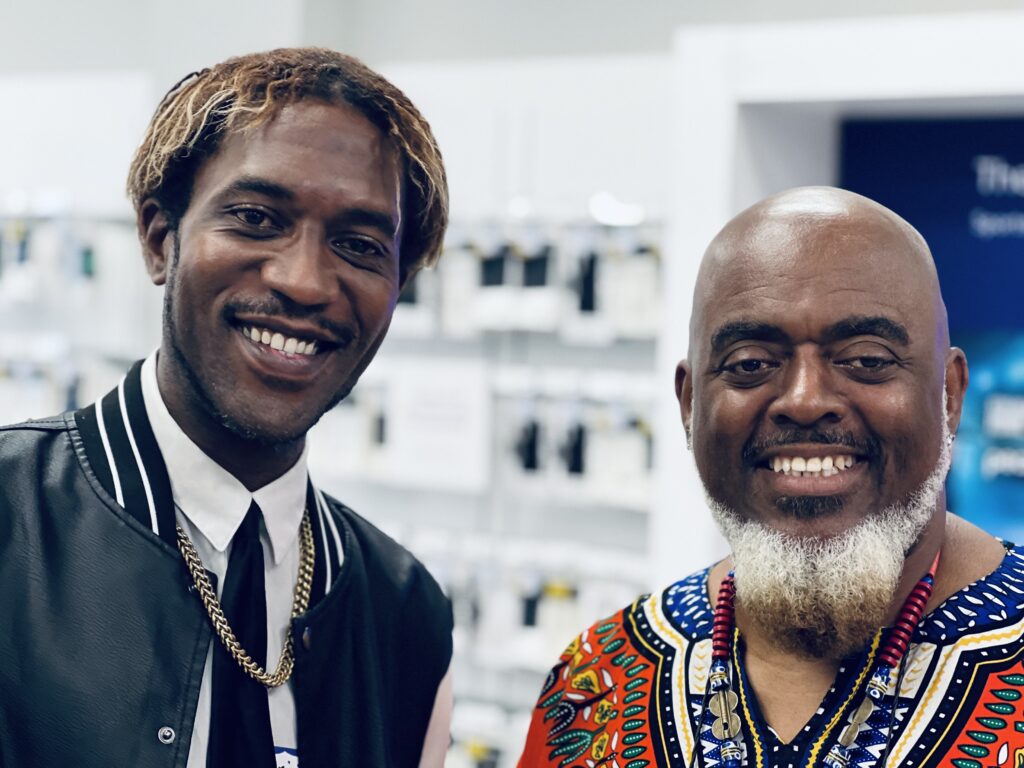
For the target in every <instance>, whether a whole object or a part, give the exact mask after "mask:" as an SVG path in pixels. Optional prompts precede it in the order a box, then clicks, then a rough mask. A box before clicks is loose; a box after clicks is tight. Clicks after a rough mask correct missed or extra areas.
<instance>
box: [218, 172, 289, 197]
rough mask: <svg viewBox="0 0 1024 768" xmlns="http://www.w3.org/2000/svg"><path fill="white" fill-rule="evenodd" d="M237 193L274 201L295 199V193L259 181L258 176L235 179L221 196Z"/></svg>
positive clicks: (272, 183) (270, 183)
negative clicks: (246, 193) (251, 194)
mask: <svg viewBox="0 0 1024 768" xmlns="http://www.w3.org/2000/svg"><path fill="white" fill-rule="evenodd" d="M239 192H254V193H255V194H257V195H263V196H264V197H270V198H273V199H275V200H294V199H295V193H294V192H292V191H291V190H290V189H288V187H284V186H281V185H280V184H277V183H275V182H273V181H267V180H266V179H261V178H259V177H258V176H242V177H240V178H238V179H235V180H234V181H233V182H231V184H229V185H228V186H227V187H226V188H225V189H224V193H223V194H225V195H231V194H237V193H239Z"/></svg>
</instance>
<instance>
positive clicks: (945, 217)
mask: <svg viewBox="0 0 1024 768" xmlns="http://www.w3.org/2000/svg"><path fill="white" fill-rule="evenodd" d="M839 184H840V186H842V187H844V188H846V189H849V190H852V191H854V192H859V193H860V194H863V195H866V196H867V197H870V198H872V199H873V200H877V201H878V202H880V203H881V204H882V205H885V206H886V207H888V208H891V209H892V210H894V211H896V212H897V213H898V214H900V215H901V216H903V217H904V218H905V219H906V220H907V221H909V222H910V223H911V224H912V225H914V226H915V227H916V228H917V229H918V231H920V232H921V234H922V235H924V238H925V239H926V240H927V241H928V244H929V245H930V246H931V249H932V253H933V255H934V256H935V263H936V267H937V268H938V271H939V280H940V281H941V283H942V293H943V297H944V298H945V302H946V308H947V309H948V311H949V323H950V334H951V336H952V342H953V343H954V344H956V345H957V346H960V347H962V348H963V349H964V351H965V352H966V353H967V360H968V364H969V366H970V386H969V388H968V392H967V398H966V401H965V403H964V414H963V419H962V420H961V424H960V429H959V432H958V435H957V442H956V445H955V449H954V461H953V470H952V472H951V473H950V476H949V481H948V484H947V488H948V491H949V507H950V509H952V510H953V511H955V512H957V513H958V514H960V515H962V516H963V517H965V518H967V519H969V520H971V521H973V522H975V523H976V524H978V525H980V526H981V527H982V528H985V529H986V530H988V531H990V532H991V533H993V534H995V535H997V536H1002V537H1004V538H1007V539H1010V540H1013V541H1016V542H1024V307H1022V301H1021V297H1022V291H1024V118H986V119H912V120H874V119H873V120H847V121H844V122H843V124H842V127H841V163H840V182H839Z"/></svg>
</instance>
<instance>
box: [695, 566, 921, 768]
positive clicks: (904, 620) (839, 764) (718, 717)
mask: <svg viewBox="0 0 1024 768" xmlns="http://www.w3.org/2000/svg"><path fill="white" fill-rule="evenodd" d="M938 567H939V554H936V555H935V560H934V561H933V562H932V566H931V568H929V569H928V573H926V574H925V575H924V576H923V577H922V578H921V580H920V581H919V582H917V584H916V585H915V587H914V589H913V590H912V591H911V592H910V594H909V595H908V596H907V599H906V600H905V601H904V603H903V607H902V608H901V609H900V614H899V617H898V618H897V619H896V623H895V624H894V625H893V628H892V631H891V632H890V633H889V638H888V640H887V641H886V644H885V647H884V648H883V649H882V651H881V653H879V655H878V662H877V663H876V665H875V668H874V670H872V673H871V677H870V679H869V680H868V683H867V686H866V687H865V691H864V697H863V699H862V700H861V702H860V704H859V705H858V706H857V708H856V709H855V710H854V711H853V713H852V714H851V715H850V717H849V719H848V720H847V723H846V727H845V728H843V731H842V733H841V734H840V736H839V739H838V740H837V741H836V743H835V744H833V745H832V747H831V749H830V750H829V751H828V754H827V755H826V756H825V758H824V760H823V761H822V764H823V765H824V766H825V767H826V768H848V767H849V765H850V761H851V754H852V750H853V747H854V741H855V740H856V738H857V734H858V732H859V731H860V729H861V726H862V725H863V724H864V723H865V722H866V721H867V720H868V718H869V717H871V715H872V713H873V712H874V711H875V709H876V708H879V707H881V706H882V702H883V700H884V699H885V696H886V694H887V693H888V691H889V688H890V686H891V684H892V681H893V671H894V670H896V669H898V668H899V666H900V664H901V663H902V661H903V657H904V655H905V654H906V652H907V648H908V647H909V646H910V639H911V637H912V636H913V634H914V630H915V629H916V628H917V625H918V622H920V621H921V616H922V615H923V614H924V609H925V606H926V605H927V604H928V599H929V598H930V597H931V594H932V586H933V585H934V583H935V571H936V570H937V569H938ZM735 603H736V582H735V577H734V574H733V573H732V572H731V571H730V573H729V574H728V575H727V576H726V577H725V578H724V579H723V580H722V585H721V587H720V588H719V590H718V599H717V600H716V602H715V615H714V623H713V624H712V631H711V670H710V672H709V674H708V684H707V690H706V692H705V701H706V702H707V708H708V710H709V711H710V712H711V714H712V715H713V717H714V719H713V720H712V724H711V732H712V734H713V735H714V737H715V738H716V739H718V740H719V741H720V742H721V745H720V747H719V754H720V756H721V766H722V768H741V765H742V762H741V761H742V760H743V731H742V723H741V721H740V716H739V712H738V711H737V708H738V706H739V697H738V696H737V695H736V692H735V691H733V690H732V683H731V680H730V669H731V664H730V657H731V651H732V634H733V628H734V627H735V625H736V609H735ZM706 760H707V756H706V755H705V761H706Z"/></svg>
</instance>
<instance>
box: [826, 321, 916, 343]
mask: <svg viewBox="0 0 1024 768" xmlns="http://www.w3.org/2000/svg"><path fill="white" fill-rule="evenodd" d="M853 336H879V337H881V338H883V339H886V340H887V341H891V342H893V343H894V344H902V345H903V346H906V345H907V344H909V343H910V334H909V333H907V329H906V327H905V326H903V325H902V324H900V323H897V322H896V321H895V320H891V319H889V318H888V317H884V316H882V315H874V316H870V315H853V316H851V317H846V318H843V319H842V320H840V321H839V322H837V323H833V324H832V325H830V326H829V327H828V328H826V329H825V333H824V334H823V336H822V340H823V341H825V342H831V341H840V340H842V339H849V338H851V337H853Z"/></svg>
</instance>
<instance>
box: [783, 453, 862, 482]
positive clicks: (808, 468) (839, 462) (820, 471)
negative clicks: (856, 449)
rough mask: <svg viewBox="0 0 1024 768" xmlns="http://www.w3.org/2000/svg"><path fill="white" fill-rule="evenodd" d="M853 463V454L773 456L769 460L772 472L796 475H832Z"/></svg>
mask: <svg viewBox="0 0 1024 768" xmlns="http://www.w3.org/2000/svg"><path fill="white" fill-rule="evenodd" d="M853 465H854V458H853V456H849V455H845V454H844V455H840V456H812V457H811V458H809V459H805V458H803V457H802V456H792V457H790V456H774V457H772V460H771V462H770V467H771V470H772V471H773V472H782V473H783V474H786V475H796V476H797V477H832V475H838V474H839V473H840V472H841V471H844V470H846V469H848V468H850V467H852V466H853Z"/></svg>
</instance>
